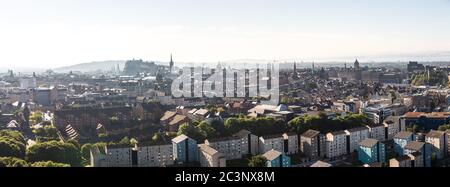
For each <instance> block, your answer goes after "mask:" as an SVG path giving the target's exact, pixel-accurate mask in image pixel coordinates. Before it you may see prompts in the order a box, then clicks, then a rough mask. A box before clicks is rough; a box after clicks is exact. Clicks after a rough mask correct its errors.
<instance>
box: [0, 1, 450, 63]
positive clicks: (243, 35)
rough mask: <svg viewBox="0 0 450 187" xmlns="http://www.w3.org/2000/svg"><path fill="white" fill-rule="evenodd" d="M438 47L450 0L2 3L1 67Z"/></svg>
mask: <svg viewBox="0 0 450 187" xmlns="http://www.w3.org/2000/svg"><path fill="white" fill-rule="evenodd" d="M438 51H450V1H449V0H309V1H307V0H39V1H37V0H0V67H6V66H11V65H13V66H21V67H24V66H32V67H45V68H52V67H59V66H64V65H70V64H75V63H80V62H90V61H101V60H126V59H130V58H143V59H145V60H160V61H168V59H169V56H170V53H174V58H175V60H177V61H184V62H192V61H196V62H197V61H201V62H205V61H208V62H217V61H222V60H234V59H269V60H272V59H291V58H296V59H300V60H301V59H323V58H334V57H352V58H353V57H354V58H356V57H359V56H378V55H393V54H411V53H423V52H438Z"/></svg>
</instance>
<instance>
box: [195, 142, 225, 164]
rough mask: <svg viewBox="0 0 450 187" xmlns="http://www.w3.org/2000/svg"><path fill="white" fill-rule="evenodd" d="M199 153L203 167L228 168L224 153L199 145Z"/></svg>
mask: <svg viewBox="0 0 450 187" xmlns="http://www.w3.org/2000/svg"><path fill="white" fill-rule="evenodd" d="M198 151H199V153H198V159H199V162H200V166H201V167H226V162H227V161H226V158H225V155H224V154H223V153H220V152H219V151H217V150H215V149H213V148H212V147H210V146H208V145H205V144H202V145H199V146H198Z"/></svg>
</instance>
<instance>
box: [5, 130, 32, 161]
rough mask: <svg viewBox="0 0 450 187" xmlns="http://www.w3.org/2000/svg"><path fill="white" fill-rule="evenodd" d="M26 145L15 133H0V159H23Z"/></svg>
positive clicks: (20, 136) (7, 131)
mask: <svg viewBox="0 0 450 187" xmlns="http://www.w3.org/2000/svg"><path fill="white" fill-rule="evenodd" d="M25 150H26V143H25V139H24V138H23V136H22V134H20V133H19V132H16V131H9V130H3V131H0V157H17V158H25Z"/></svg>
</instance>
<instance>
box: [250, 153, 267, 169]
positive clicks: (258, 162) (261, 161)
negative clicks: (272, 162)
mask: <svg viewBox="0 0 450 187" xmlns="http://www.w3.org/2000/svg"><path fill="white" fill-rule="evenodd" d="M266 163H267V159H266V158H265V157H263V156H262V155H256V156H253V157H252V158H250V159H249V163H248V166H249V167H266V166H267V165H266Z"/></svg>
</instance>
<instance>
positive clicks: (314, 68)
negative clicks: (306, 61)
mask: <svg viewBox="0 0 450 187" xmlns="http://www.w3.org/2000/svg"><path fill="white" fill-rule="evenodd" d="M315 70H316V65H315V63H314V62H313V63H312V72H313V73H314V71H315Z"/></svg>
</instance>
